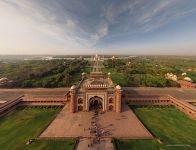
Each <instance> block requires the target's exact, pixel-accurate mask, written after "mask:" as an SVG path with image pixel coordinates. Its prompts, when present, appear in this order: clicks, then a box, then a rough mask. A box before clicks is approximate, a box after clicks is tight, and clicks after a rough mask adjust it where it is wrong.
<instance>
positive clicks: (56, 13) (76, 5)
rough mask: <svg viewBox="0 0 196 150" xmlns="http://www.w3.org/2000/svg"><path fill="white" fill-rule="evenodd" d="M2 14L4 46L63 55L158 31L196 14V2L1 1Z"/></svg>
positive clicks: (126, 0)
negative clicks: (108, 41) (71, 51)
mask: <svg viewBox="0 0 196 150" xmlns="http://www.w3.org/2000/svg"><path fill="white" fill-rule="evenodd" d="M0 12H1V13H0V17H1V18H2V19H1V20H0V32H1V35H0V40H1V41H3V43H1V44H0V48H1V49H7V50H8V49H15V50H16V49H18V48H20V49H24V52H25V49H31V50H32V49H39V50H43V49H45V52H46V53H47V50H50V52H51V53H55V51H56V50H57V49H58V50H59V49H60V50H59V53H64V52H66V53H67V51H68V50H69V49H75V51H74V52H77V51H78V50H83V49H97V48H99V47H100V46H103V43H104V42H106V41H107V40H108V39H110V41H113V40H112V39H117V40H118V42H119V43H120V42H122V39H123V40H129V39H130V38H132V37H134V36H135V35H137V36H139V35H140V34H148V33H150V32H153V31H156V30H159V29H160V28H162V27H164V26H165V25H168V24H172V22H173V21H174V20H178V19H180V18H183V17H186V16H189V15H191V14H194V13H195V12H196V2H195V1H192V0H190V1H186V2H185V1H183V0H160V1H157V0H148V1H146V0H132V1H129V0H123V1H119V0H107V1H105V0H94V1H92V0H80V1H79V0H78V1H77V0H75V1H72V0H55V1H54V0H47V2H46V1H39V0H33V1H27V0H20V1H18V0H2V1H0ZM10 37H12V38H10ZM122 37H123V38H122ZM125 37H128V38H127V39H125ZM107 44H109V45H112V44H113V43H107ZM115 44H116V43H115ZM52 49H53V51H52ZM0 52H1V50H0ZM38 52H39V51H38Z"/></svg>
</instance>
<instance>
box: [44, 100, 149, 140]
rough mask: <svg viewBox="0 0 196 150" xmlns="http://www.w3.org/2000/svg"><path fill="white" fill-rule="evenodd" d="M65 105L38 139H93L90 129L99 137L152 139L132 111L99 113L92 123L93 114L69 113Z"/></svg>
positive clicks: (123, 107)
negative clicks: (98, 134) (94, 130)
mask: <svg viewBox="0 0 196 150" xmlns="http://www.w3.org/2000/svg"><path fill="white" fill-rule="evenodd" d="M68 108H69V105H66V106H65V107H64V108H63V109H62V111H61V112H60V113H59V114H58V116H57V117H56V118H55V119H54V120H53V122H52V123H51V124H50V125H49V127H48V128H47V129H46V130H45V131H44V132H43V133H42V134H41V135H40V138H49V137H50V138H51V137H53V138H55V137H69V138H70V137H81V138H90V137H95V135H94V134H93V133H92V128H94V127H95V126H97V127H98V128H99V131H100V134H101V137H110V138H112V137H116V138H121V137H123V138H128V139H143V138H148V139H149V138H152V135H151V134H150V132H148V130H147V129H146V128H145V127H144V126H143V124H142V123H141V122H140V121H139V119H138V118H137V117H136V115H135V114H134V113H133V111H132V110H131V109H130V108H129V107H128V106H127V105H126V104H123V105H122V113H116V112H107V113H100V114H99V115H98V117H97V121H96V122H95V121H94V119H93V118H94V117H95V116H94V112H93V111H91V112H80V113H70V112H69V110H68Z"/></svg>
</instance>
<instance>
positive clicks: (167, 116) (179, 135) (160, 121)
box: [117, 106, 196, 150]
mask: <svg viewBox="0 0 196 150" xmlns="http://www.w3.org/2000/svg"><path fill="white" fill-rule="evenodd" d="M133 110H134V112H135V113H136V115H137V116H138V117H139V118H140V120H141V121H142V122H143V123H144V125H145V126H146V127H147V128H148V129H149V130H150V132H151V133H152V134H153V135H154V136H155V137H156V138H158V139H160V141H161V142H162V143H163V144H159V143H158V142H156V141H155V140H154V141H153V140H137V141H136V140H119V141H117V146H118V149H123V150H124V149H140V150H142V149H161V148H162V149H169V150H170V149H171V150H186V149H192V150H195V149H196V134H194V133H195V131H196V120H192V119H190V118H188V117H187V116H186V115H185V114H184V113H182V112H180V111H179V110H177V109H176V108H174V107H170V106H169V107H167V106H166V107H162V108H159V107H152V106H149V107H138V108H133ZM151 146H153V147H152V148H150V147H151Z"/></svg>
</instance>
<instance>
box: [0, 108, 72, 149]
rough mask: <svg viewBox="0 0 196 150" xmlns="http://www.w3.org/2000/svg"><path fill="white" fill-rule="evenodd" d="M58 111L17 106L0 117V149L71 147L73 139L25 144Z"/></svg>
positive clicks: (56, 109) (36, 134)
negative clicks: (8, 113) (11, 111)
mask: <svg viewBox="0 0 196 150" xmlns="http://www.w3.org/2000/svg"><path fill="white" fill-rule="evenodd" d="M59 111H60V109H59V108H39V107H38V108H30V107H26V108H24V107H23V108H22V107H19V108H17V110H16V111H15V112H14V113H12V114H10V115H7V116H5V117H4V118H1V119H0V149H2V150H23V149H28V150H39V149H40V150H41V149H45V150H48V149H58V150H61V149H66V150H69V149H73V146H74V141H73V140H66V141H62V140H53V141H51V140H35V142H33V143H32V144H31V145H28V146H27V145H25V143H26V142H27V140H28V139H32V138H36V137H37V136H38V135H39V134H40V132H41V131H42V130H43V129H44V128H45V127H46V126H47V125H48V123H49V122H50V121H51V120H52V119H53V118H54V116H55V114H57V112H59Z"/></svg>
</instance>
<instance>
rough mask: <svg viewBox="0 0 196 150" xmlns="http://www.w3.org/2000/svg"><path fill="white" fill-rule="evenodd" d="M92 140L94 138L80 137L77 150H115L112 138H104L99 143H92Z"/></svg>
mask: <svg viewBox="0 0 196 150" xmlns="http://www.w3.org/2000/svg"><path fill="white" fill-rule="evenodd" d="M92 140H93V139H92V138H83V139H80V141H79V143H78V145H77V150H114V145H113V143H112V139H111V138H103V139H101V141H100V143H99V144H92V143H93V141H92Z"/></svg>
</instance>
